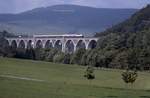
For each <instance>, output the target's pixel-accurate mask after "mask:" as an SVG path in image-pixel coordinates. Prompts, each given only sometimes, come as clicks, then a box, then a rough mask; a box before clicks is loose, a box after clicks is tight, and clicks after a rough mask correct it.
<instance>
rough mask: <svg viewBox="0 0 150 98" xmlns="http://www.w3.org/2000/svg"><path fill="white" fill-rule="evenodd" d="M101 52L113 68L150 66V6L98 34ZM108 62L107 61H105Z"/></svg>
mask: <svg viewBox="0 0 150 98" xmlns="http://www.w3.org/2000/svg"><path fill="white" fill-rule="evenodd" d="M95 36H97V37H100V40H99V42H98V49H99V51H103V50H105V52H104V53H103V54H107V53H109V52H110V51H111V53H112V54H114V55H111V54H109V55H111V56H108V58H111V59H109V61H108V62H109V64H108V66H111V67H114V66H116V67H119V68H120V67H121V68H122V67H127V66H130V67H131V66H132V67H133V66H136V67H138V68H141V67H142V68H148V67H149V66H150V5H147V6H146V7H145V8H143V9H141V10H140V11H138V12H137V13H135V14H134V15H133V16H132V17H131V18H129V19H127V20H126V21H124V22H122V23H120V24H118V25H115V26H113V27H112V28H110V29H107V30H106V31H105V32H102V33H97V34H96V35H95ZM105 60H106V59H105Z"/></svg>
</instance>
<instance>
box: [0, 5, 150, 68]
mask: <svg viewBox="0 0 150 98" xmlns="http://www.w3.org/2000/svg"><path fill="white" fill-rule="evenodd" d="M7 36H12V35H11V34H9V33H7V32H6V31H3V32H1V33H0V39H1V40H3V41H0V55H1V56H4V57H5V56H7V57H16V58H24V59H34V60H43V61H49V62H56V63H65V64H79V65H83V66H87V65H91V66H95V67H105V68H119V69H126V68H130V69H134V68H137V69H138V70H149V68H150V5H148V6H147V7H145V8H143V9H141V10H140V11H138V12H137V13H135V14H134V15H133V16H132V17H131V18H129V19H127V20H126V21H124V22H123V23H120V24H118V25H115V26H113V27H112V28H109V29H108V30H106V31H104V32H101V33H97V34H96V35H95V36H96V37H99V41H98V43H97V47H96V48H95V49H92V50H85V49H78V50H77V51H76V52H75V53H73V54H69V53H62V52H61V51H59V50H56V49H53V48H50V49H26V50H23V49H13V47H8V46H6V45H5V44H4V43H5V39H4V38H5V37H7Z"/></svg>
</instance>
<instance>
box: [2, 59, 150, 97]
mask: <svg viewBox="0 0 150 98" xmlns="http://www.w3.org/2000/svg"><path fill="white" fill-rule="evenodd" d="M84 70H85V68H84V67H80V66H77V65H63V64H53V63H48V62H39V61H30V60H18V59H8V58H0V98H33V97H34V98H145V97H146V96H150V92H149V90H150V82H149V81H150V74H149V73H139V77H138V80H137V81H136V83H135V84H133V85H132V86H127V85H125V84H124V82H123V81H122V80H121V72H122V71H120V70H100V69H99V70H98V69H97V70H96V71H95V74H96V79H95V80H94V81H93V82H92V85H89V81H88V80H86V79H85V78H84V77H83V74H84Z"/></svg>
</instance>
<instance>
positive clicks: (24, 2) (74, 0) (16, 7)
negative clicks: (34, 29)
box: [0, 0, 150, 13]
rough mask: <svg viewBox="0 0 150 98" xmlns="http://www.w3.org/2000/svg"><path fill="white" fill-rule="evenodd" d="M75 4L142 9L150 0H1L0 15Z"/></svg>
mask: <svg viewBox="0 0 150 98" xmlns="http://www.w3.org/2000/svg"><path fill="white" fill-rule="evenodd" d="M57 4H75V5H84V6H91V7H99V8H142V7H143V6H145V5H146V4H150V0H0V13H7V12H22V11H25V10H30V9H33V8H37V7H43V6H51V5H57Z"/></svg>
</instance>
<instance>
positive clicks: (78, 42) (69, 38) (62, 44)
mask: <svg viewBox="0 0 150 98" xmlns="http://www.w3.org/2000/svg"><path fill="white" fill-rule="evenodd" d="M6 40H7V42H8V44H9V46H12V47H14V48H24V49H26V48H57V49H60V50H61V51H63V52H75V51H76V50H77V49H79V48H85V49H93V48H95V47H96V44H97V41H98V38H85V37H83V35H77V34H64V35H34V36H33V37H21V36H19V37H15V38H6Z"/></svg>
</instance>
